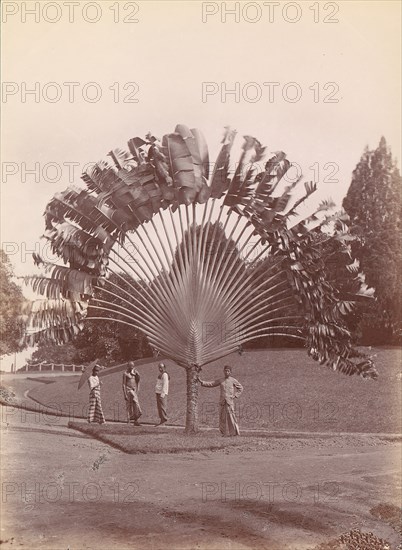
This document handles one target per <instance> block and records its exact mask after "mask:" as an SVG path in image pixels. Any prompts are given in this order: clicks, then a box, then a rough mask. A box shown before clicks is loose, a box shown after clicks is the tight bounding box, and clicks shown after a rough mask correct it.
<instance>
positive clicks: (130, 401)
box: [123, 361, 142, 426]
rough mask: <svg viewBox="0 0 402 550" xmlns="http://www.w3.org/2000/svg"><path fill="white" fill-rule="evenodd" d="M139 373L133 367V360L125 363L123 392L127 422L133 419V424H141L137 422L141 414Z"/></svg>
mask: <svg viewBox="0 0 402 550" xmlns="http://www.w3.org/2000/svg"><path fill="white" fill-rule="evenodd" d="M140 378H141V377H140V373H139V372H138V371H137V369H136V368H135V365H134V362H133V361H130V362H129V363H128V364H127V370H126V372H124V373H123V394H124V399H125V400H126V409H127V424H130V421H131V420H133V421H134V426H141V424H140V423H139V422H138V419H139V417H140V416H141V415H142V411H141V407H140V402H139V400H138V392H139V390H140Z"/></svg>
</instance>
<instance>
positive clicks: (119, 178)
mask: <svg viewBox="0 0 402 550" xmlns="http://www.w3.org/2000/svg"><path fill="white" fill-rule="evenodd" d="M234 138H235V132H234V131H232V130H230V129H229V128H226V131H225V135H224V138H223V141H222V148H221V151H220V153H219V155H218V158H217V160H216V163H215V164H214V166H213V170H212V173H211V175H210V174H209V168H210V164H209V158H208V148H207V145H206V142H205V140H204V138H203V136H202V134H201V133H200V132H199V131H198V130H196V129H192V130H190V129H189V128H187V127H186V126H183V125H178V126H177V127H176V129H175V132H173V133H170V134H167V135H165V136H164V137H163V139H162V140H161V141H159V140H158V139H156V138H155V137H154V136H151V135H150V134H148V135H147V136H146V138H145V139H144V140H143V139H141V138H134V139H130V140H129V142H128V149H127V150H121V149H115V150H113V151H110V152H109V153H108V155H107V158H106V159H105V160H102V161H100V162H98V163H97V164H96V165H95V166H94V167H93V168H91V169H90V170H88V171H87V172H86V173H85V174H84V175H83V177H82V179H83V180H84V182H85V184H86V188H85V187H81V188H79V187H75V188H72V187H70V188H68V189H67V190H65V191H63V192H61V193H57V194H56V195H55V196H54V197H53V198H52V200H51V201H50V202H49V203H48V205H47V207H46V211H45V219H46V231H45V234H44V236H45V238H46V239H48V240H49V242H50V245H51V250H52V251H53V253H55V254H56V255H57V256H58V257H59V258H61V259H62V260H63V261H64V264H65V265H56V264H54V263H50V262H45V261H43V260H42V259H41V258H40V257H39V256H35V260H36V262H37V264H38V265H41V266H43V267H44V272H43V274H42V275H37V276H34V277H30V278H27V282H29V283H30V284H32V286H33V288H34V289H35V290H37V291H39V292H41V293H42V294H44V295H45V296H46V300H40V301H36V302H34V303H33V304H32V308H31V312H30V316H29V320H28V330H27V338H28V340H29V341H30V343H34V342H38V341H40V340H41V339H51V340H53V341H56V342H60V343H61V342H65V341H67V340H69V339H71V337H72V336H73V335H74V334H76V333H77V332H78V331H79V330H80V328H82V324H83V322H84V320H85V318H86V313H87V308H88V304H89V303H90V305H91V308H92V310H93V309H98V310H99V311H100V312H104V315H105V319H107V320H110V314H112V316H113V318H114V319H115V320H116V322H118V323H123V324H125V325H129V326H133V327H135V328H137V329H140V330H141V331H143V332H144V333H145V334H146V336H147V338H148V341H149V343H150V345H151V346H152V347H153V348H154V350H155V351H156V352H158V353H160V354H161V355H162V356H164V357H168V358H171V359H172V360H174V361H175V362H176V363H177V364H178V365H180V366H182V367H183V368H184V369H185V370H186V373H187V417H186V428H187V431H195V430H196V429H197V397H198V384H197V379H196V376H197V373H198V372H199V371H200V369H201V367H202V366H204V365H206V364H207V363H209V362H211V361H214V360H217V359H219V358H221V357H223V356H225V355H228V354H230V353H233V352H236V351H239V352H241V350H242V344H244V343H245V342H248V341H250V340H254V339H256V338H260V337H266V336H286V338H296V339H299V340H302V341H304V342H305V344H306V347H307V351H308V353H309V355H310V356H312V357H313V358H314V359H316V360H318V361H320V363H322V364H324V363H325V364H327V365H328V366H330V367H332V368H333V369H334V370H338V371H340V372H344V373H346V374H355V373H357V374H360V375H362V376H364V377H375V376H376V371H375V368H374V366H373V363H372V361H371V360H370V359H369V358H367V357H365V356H363V355H362V354H359V353H358V352H356V351H355V350H354V349H353V348H352V344H351V338H350V333H349V331H348V330H347V329H346V327H345V325H344V323H343V321H342V317H343V315H344V314H345V313H347V312H348V311H349V310H350V308H351V303H352V300H353V296H350V295H349V296H346V295H345V296H343V295H341V293H340V292H339V291H338V290H337V289H336V287H335V286H334V284H333V283H332V282H330V277H329V276H328V270H327V269H326V266H325V258H323V257H321V254H322V251H323V250H324V248H325V247H323V246H320V243H322V242H327V241H329V240H331V239H332V240H336V241H337V242H338V243H340V245H341V246H343V247H344V248H345V251H346V252H347V251H348V239H349V238H350V237H349V235H348V230H347V226H346V225H345V223H344V222H345V218H344V217H343V215H342V214H335V215H333V216H329V215H327V214H326V212H327V211H328V210H329V209H330V208H333V206H334V204H333V203H332V202H331V201H324V202H323V203H321V204H320V206H319V207H317V208H316V210H315V211H314V213H313V214H311V215H310V216H308V217H307V218H306V219H300V216H298V213H297V208H298V207H299V205H300V204H301V203H302V202H303V201H304V200H305V199H306V198H307V197H308V196H310V195H311V194H312V193H313V192H314V191H315V189H316V186H315V185H314V184H312V183H309V182H305V183H304V190H303V193H302V195H301V196H300V195H299V198H297V189H298V188H299V186H298V184H299V182H300V180H301V178H295V179H294V180H293V181H291V179H290V176H289V174H290V172H289V169H290V168H291V163H290V162H289V161H288V160H287V158H286V155H285V154H284V153H283V152H276V153H272V156H269V155H268V161H267V162H265V161H264V163H263V164H261V163H262V162H263V160H264V157H265V156H266V153H267V151H266V148H265V147H262V145H261V143H260V142H259V141H258V140H257V139H255V138H253V137H250V136H245V137H244V144H243V146H242V152H241V155H240V159H239V161H238V163H237V165H235V166H233V159H231V149H232V144H233V141H234ZM302 188H303V186H302ZM295 219H296V220H298V221H294V220H295ZM292 220H293V222H292ZM344 257H345V258H347V257H348V256H347V255H344ZM350 263H352V260H350ZM354 271H356V270H354ZM350 272H351V280H352V279H353V281H352V282H353V284H354V285H355V289H354V293H355V294H356V293H357V294H362V288H363V285H362V284H361V283H360V280H359V279H358V273H357V272H356V273H352V272H353V269H352V270H351V271H350ZM110 273H114V277H113V278H111V277H110ZM116 277H117V279H116ZM116 280H120V281H121V285H120V284H116ZM130 280H132V283H130ZM356 285H357V286H356ZM100 291H101V294H100ZM99 296H101V297H99ZM117 298H118V299H117ZM301 312H302V314H301ZM100 315H101V317H96V318H97V319H99V318H102V313H100ZM87 318H88V317H87Z"/></svg>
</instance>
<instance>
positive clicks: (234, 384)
mask: <svg viewBox="0 0 402 550" xmlns="http://www.w3.org/2000/svg"><path fill="white" fill-rule="evenodd" d="M223 372H224V376H225V377H224V378H223V379H222V378H220V379H219V380H214V381H212V382H204V381H203V380H201V379H200V378H198V381H199V382H200V384H201V386H204V388H214V387H215V386H220V388H221V396H220V400H219V404H220V414H219V429H220V432H221V434H222V435H226V436H230V435H240V430H239V425H238V423H237V420H236V415H235V411H234V400H235V399H236V398H237V397H239V396H240V394H241V393H242V391H243V386H242V385H241V384H240V382H238V381H237V380H236V378H233V377H232V369H231V368H230V367H229V366H228V365H225V367H224V368H223Z"/></svg>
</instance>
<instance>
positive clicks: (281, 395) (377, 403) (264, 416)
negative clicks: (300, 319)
mask: <svg viewBox="0 0 402 550" xmlns="http://www.w3.org/2000/svg"><path fill="white" fill-rule="evenodd" d="M400 358H401V351H400V350H398V349H379V350H377V357H376V364H377V368H378V370H379V374H380V376H379V379H378V380H377V381H376V382H375V381H369V380H367V381H366V380H363V379H361V378H359V377H348V376H344V375H340V374H337V373H334V372H332V371H330V370H328V369H327V368H325V367H322V366H320V365H318V364H317V363H316V362H314V361H312V360H311V359H309V358H308V357H307V355H306V353H305V351H303V350H268V351H254V352H248V353H246V354H244V355H243V356H241V357H240V356H238V355H236V356H232V357H230V359H226V360H225V359H223V360H221V361H218V362H216V363H213V364H211V365H207V366H206V367H205V369H204V371H203V373H202V377H203V378H204V379H214V378H216V377H218V376H220V375H221V373H222V367H223V365H224V364H225V363H227V362H230V364H231V365H232V366H233V367H234V372H233V374H234V376H235V378H237V379H238V380H239V381H240V382H241V383H242V384H243V386H244V392H243V395H242V396H241V398H240V399H239V401H237V402H236V405H237V413H238V418H239V422H240V425H241V427H242V428H244V429H258V428H268V429H272V430H295V431H316V432H320V431H322V432H325V431H336V432H388V433H400V432H401V415H400V410H401V381H400V379H399V377H398V375H399V373H400V371H401V362H400ZM139 371H140V373H141V377H142V378H141V390H140V401H141V405H142V408H143V417H142V419H141V420H142V421H143V422H154V421H156V420H157V416H156V405H155V396H154V385H155V378H156V375H157V372H156V368H155V367H154V366H152V367H143V368H141V367H140V368H139ZM168 371H169V373H170V375H171V381H170V384H171V387H170V392H169V405H168V409H169V417H170V418H169V423H174V424H184V418H185V404H186V397H185V373H184V370H183V369H181V368H180V367H178V366H176V365H174V364H172V365H169V368H168ZM121 378H122V374H121V373H116V374H112V375H110V376H106V377H104V378H103V382H104V385H103V387H102V402H103V406H104V412H105V415H106V418H107V419H109V420H125V402H124V400H123V396H122V391H121ZM78 380H79V376H77V377H71V378H59V379H58V380H57V381H56V382H55V383H54V384H40V385H39V384H38V385H37V386H36V387H35V388H34V389H33V390H32V391H31V393H30V395H32V397H34V398H36V399H37V400H39V401H40V402H42V403H43V404H47V405H49V404H52V405H53V406H54V407H59V408H60V409H61V410H63V411H65V412H67V413H70V415H71V416H77V417H79V416H82V415H84V416H85V415H86V409H87V402H88V388H87V386H84V387H83V388H82V389H81V390H80V391H77V384H78ZM218 399H219V389H218V388H213V389H207V388H200V399H199V416H200V424H201V426H203V425H204V426H212V427H215V426H216V425H217V417H218ZM73 412H74V414H73Z"/></svg>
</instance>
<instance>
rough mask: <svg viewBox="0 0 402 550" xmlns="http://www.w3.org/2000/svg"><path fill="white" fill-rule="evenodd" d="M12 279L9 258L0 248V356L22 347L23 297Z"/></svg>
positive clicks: (19, 349)
mask: <svg viewBox="0 0 402 550" xmlns="http://www.w3.org/2000/svg"><path fill="white" fill-rule="evenodd" d="M12 279H13V270H12V267H11V263H10V260H9V259H8V257H7V254H6V253H5V252H4V250H2V249H0V356H1V355H9V354H10V353H14V352H18V351H21V350H22V349H23V348H24V346H23V344H22V341H21V338H22V335H23V330H22V329H23V324H22V321H21V318H20V315H21V308H22V305H23V302H24V297H23V295H22V290H21V288H20V287H19V286H18V285H17V284H16V283H15V282H14V281H13V280H12Z"/></svg>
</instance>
